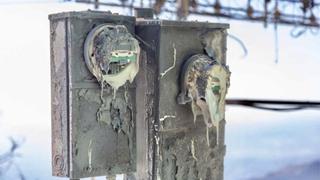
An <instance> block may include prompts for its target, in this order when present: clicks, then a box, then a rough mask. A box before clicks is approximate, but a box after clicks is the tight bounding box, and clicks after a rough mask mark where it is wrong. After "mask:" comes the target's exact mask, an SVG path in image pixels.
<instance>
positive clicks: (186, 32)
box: [136, 20, 228, 180]
mask: <svg viewBox="0 0 320 180" xmlns="http://www.w3.org/2000/svg"><path fill="white" fill-rule="evenodd" d="M226 28H228V25H226V24H212V23H200V22H176V21H165V20H140V21H137V27H136V34H137V37H139V38H141V39H143V41H142V43H141V47H142V50H143V52H142V57H141V63H142V65H141V66H142V68H141V70H140V72H139V74H138V76H137V77H136V81H137V82H138V84H137V89H138V90H137V91H138V92H139V94H137V99H139V101H138V102H137V114H138V118H137V144H138V147H137V152H138V154H137V156H138V159H137V163H138V167H137V170H138V179H143V180H144V179H145V180H147V179H163V180H174V179H176V180H196V179H199V180H200V179H202V180H214V179H216V180H222V179H223V158H224V155H225V151H226V148H225V145H224V124H225V120H223V121H221V122H220V131H219V133H220V136H219V145H217V142H216V137H217V135H216V131H215V130H214V128H212V129H210V131H209V140H210V146H208V145H207V138H206V137H207V136H206V126H205V124H204V122H203V120H201V117H199V118H198V119H197V121H196V123H194V120H193V114H192V111H191V108H190V105H178V104H177V96H178V94H179V91H180V89H179V84H180V82H179V75H180V73H181V70H182V65H183V63H184V62H185V61H186V60H187V58H189V57H190V56H191V55H193V54H197V53H205V48H209V49H210V48H211V50H212V51H215V55H216V56H219V57H218V58H219V59H220V61H221V62H220V63H222V64H225V62H226V61H225V57H226V56H225V52H226ZM215 39H216V40H215ZM207 42H210V43H211V42H212V43H213V44H208V43H207ZM207 50H208V49H207ZM142 100H143V101H142ZM145 137H148V139H147V140H146V139H145Z"/></svg>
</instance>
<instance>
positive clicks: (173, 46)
mask: <svg viewBox="0 0 320 180" xmlns="http://www.w3.org/2000/svg"><path fill="white" fill-rule="evenodd" d="M172 49H173V64H172V66H170V67H169V68H168V69H166V70H165V71H164V72H163V73H160V78H162V77H164V76H165V75H166V74H167V73H168V72H169V71H171V70H172V69H173V68H175V67H176V61H177V49H176V46H175V44H174V43H173V44H172Z"/></svg>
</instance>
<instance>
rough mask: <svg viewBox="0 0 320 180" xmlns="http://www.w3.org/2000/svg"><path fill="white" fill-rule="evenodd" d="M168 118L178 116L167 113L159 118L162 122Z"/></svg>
mask: <svg viewBox="0 0 320 180" xmlns="http://www.w3.org/2000/svg"><path fill="white" fill-rule="evenodd" d="M167 118H176V116H175V115H165V116H163V117H162V118H160V119H159V120H160V122H162V121H164V120H166V119H167Z"/></svg>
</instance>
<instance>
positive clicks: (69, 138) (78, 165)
mask: <svg viewBox="0 0 320 180" xmlns="http://www.w3.org/2000/svg"><path fill="white" fill-rule="evenodd" d="M50 22H51V32H50V33H51V75H52V78H51V81H52V163H53V164H52V166H53V175H55V176H67V177H70V178H82V177H90V176H100V175H114V174H120V173H125V174H126V173H128V174H129V173H130V174H134V175H132V177H130V178H135V179H137V180H155V179H162V180H222V179H223V159H224V155H225V152H226V147H225V144H224V125H225V120H224V119H223V120H222V121H220V126H219V133H218V134H219V135H218V136H217V131H216V129H215V128H207V125H206V124H205V123H204V120H203V119H202V117H201V116H199V117H198V118H197V120H196V121H195V122H194V114H193V113H192V110H191V106H190V104H186V105H181V104H178V102H177V98H178V95H179V93H180V91H181V82H180V81H181V73H182V71H183V70H182V67H183V64H184V63H185V62H186V60H187V59H188V58H189V57H191V56H192V55H194V54H206V55H210V56H211V55H212V56H213V55H214V57H215V59H217V61H218V63H219V64H222V65H225V64H226V55H225V53H226V35H227V33H226V29H227V28H228V25H227V24H214V23H204V22H182V21H165V20H141V19H139V20H137V22H136V20H135V18H134V17H128V16H119V15H112V14H110V13H102V12H92V11H88V12H69V13H61V14H55V15H51V16H50ZM103 23H111V24H123V25H125V26H126V27H127V28H128V30H129V31H130V33H131V34H133V35H134V37H135V38H136V39H137V40H138V41H139V43H140V48H141V52H140V60H139V61H140V68H139V72H138V74H137V76H136V77H135V80H134V82H133V83H129V82H127V83H126V84H125V85H124V86H122V87H120V89H119V90H118V91H117V93H116V96H115V97H113V90H112V88H111V87H107V88H104V89H101V86H100V85H99V83H98V82H97V80H96V79H95V78H94V76H93V75H92V74H91V73H90V72H89V71H88V69H87V67H86V64H85V61H84V54H83V50H84V47H83V45H84V41H85V38H86V36H87V35H88V33H89V32H90V30H91V29H93V28H94V27H95V26H97V25H99V24H103ZM101 92H102V94H101ZM102 97H104V100H102ZM102 101H103V102H102ZM101 104H103V106H101ZM223 111H224V109H223ZM98 117H99V118H98ZM101 119H102V120H101ZM207 130H208V131H207ZM217 137H218V139H217ZM208 144H209V145H208ZM133 176H134V177H133Z"/></svg>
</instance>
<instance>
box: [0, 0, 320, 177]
mask: <svg viewBox="0 0 320 180" xmlns="http://www.w3.org/2000/svg"><path fill="white" fill-rule="evenodd" d="M186 2H188V3H187V5H186ZM319 5H320V2H319V1H316V0H252V1H251V0H248V1H247V0H226V1H218V0H213V1H212V0H197V1H196V0H191V1H183V0H181V1H178V2H176V1H174V0H167V1H165V0H160V1H153V0H148V1H142V0H136V1H134V0H110V1H107V0H104V1H103V0H100V1H97V0H91V1H90V0H84V1H83V0H82V1H81V2H80V1H77V2H76V1H62V0H0V179H4V180H15V179H17V180H19V179H21V180H29V179H30V180H31V179H32V180H49V179H63V178H57V177H52V176H51V119H50V53H49V20H48V14H51V13H58V12H63V11H79V10H88V9H98V10H103V11H112V12H115V13H119V14H123V15H133V8H134V7H151V8H154V9H155V10H156V12H157V17H158V18H161V19H171V20H177V19H180V20H198V21H209V22H221V23H229V24H230V29H229V31H228V32H229V38H228V51H227V62H228V65H229V67H230V70H231V72H232V77H231V87H230V89H229V92H228V95H227V97H228V98H229V99H260V100H290V101H320V80H319V78H320V35H319V19H318V18H319V14H320V8H319V7H320V6H319ZM226 120H227V124H226V145H227V154H226V157H225V172H224V174H225V180H302V179H303V180H319V179H320V111H319V109H315V108H314V109H313V108H309V109H304V110H300V111H285V112H277V111H266V110H259V109H255V108H250V107H242V106H227V111H226Z"/></svg>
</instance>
